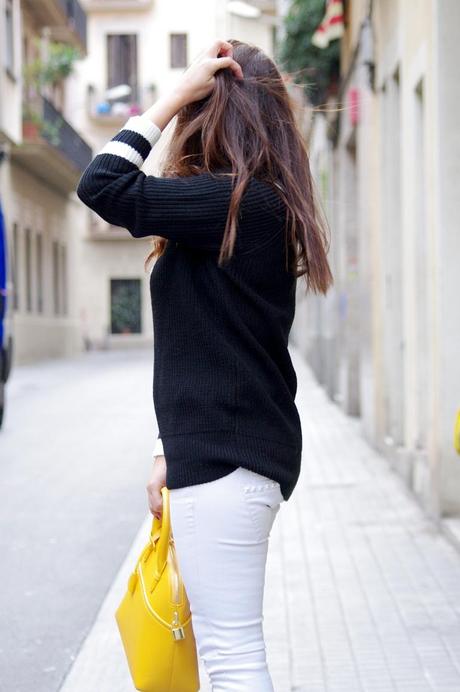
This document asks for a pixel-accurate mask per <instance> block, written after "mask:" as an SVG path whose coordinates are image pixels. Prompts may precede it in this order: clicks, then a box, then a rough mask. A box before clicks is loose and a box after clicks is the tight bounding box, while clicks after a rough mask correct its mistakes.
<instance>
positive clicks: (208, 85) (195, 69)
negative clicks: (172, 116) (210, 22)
mask: <svg viewBox="0 0 460 692" xmlns="http://www.w3.org/2000/svg"><path fill="white" fill-rule="evenodd" d="M232 55H233V46H232V44H231V43H229V42H228V41H222V40H218V41H214V43H213V44H212V46H210V47H209V48H208V49H207V50H205V51H204V52H203V53H202V54H201V55H199V56H198V58H196V60H195V61H194V62H192V64H191V65H190V67H188V68H187V70H186V71H185V72H184V74H183V75H182V78H181V80H180V82H179V84H178V85H177V86H176V89H175V91H176V92H177V93H178V94H179V95H180V97H181V99H182V101H183V102H184V104H187V103H192V102H193V101H199V100H200V99H203V98H205V97H206V96H208V94H210V93H211V91H212V90H213V89H214V85H215V83H216V78H215V73H216V72H217V71H218V70H221V69H222V68H225V67H228V68H229V69H230V70H231V71H232V72H233V74H234V76H235V77H236V79H243V70H242V69H241V66H240V65H239V64H238V63H237V62H236V60H234V59H233V57H232ZM218 56H220V57H218Z"/></svg>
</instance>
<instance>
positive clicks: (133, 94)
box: [72, 0, 277, 348]
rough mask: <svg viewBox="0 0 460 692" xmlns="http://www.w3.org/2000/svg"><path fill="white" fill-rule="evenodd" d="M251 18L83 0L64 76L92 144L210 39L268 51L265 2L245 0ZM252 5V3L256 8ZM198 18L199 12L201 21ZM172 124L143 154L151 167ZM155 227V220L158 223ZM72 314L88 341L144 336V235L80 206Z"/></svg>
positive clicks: (208, 4)
mask: <svg viewBox="0 0 460 692" xmlns="http://www.w3.org/2000/svg"><path fill="white" fill-rule="evenodd" d="M252 5H253V6H254V7H255V10H256V11H255V12H254V16H253V17H244V16H240V15H239V14H235V13H233V11H231V3H230V4H228V3H227V2H225V0H202V2H200V4H199V6H198V5H197V4H196V3H192V2H183V1H182V0H155V1H153V0H85V2H84V7H85V11H86V13H87V18H88V53H87V57H86V58H85V60H83V61H82V62H81V63H80V64H79V66H78V73H77V75H76V77H75V78H74V87H73V90H72V93H73V112H74V113H75V117H76V118H77V122H78V127H79V128H80V129H81V130H82V131H84V132H85V134H86V136H87V137H88V138H89V140H90V142H91V144H92V146H93V148H94V150H95V151H98V150H99V149H100V148H102V146H103V145H104V144H105V142H106V141H107V140H108V139H110V138H111V137H112V136H113V135H114V134H115V133H116V131H117V130H118V129H120V128H121V127H122V125H123V123H124V122H125V120H127V118H128V117H129V116H130V115H133V114H138V113H141V112H143V111H144V110H145V109H147V108H148V107H149V106H150V105H151V104H152V103H153V102H154V101H155V99H156V98H158V97H159V96H161V95H162V94H164V93H165V92H167V91H168V90H170V89H171V88H172V87H173V85H174V84H175V83H176V81H177V80H178V79H179V77H180V75H181V74H182V73H183V71H184V70H185V68H186V67H187V66H188V65H189V63H190V61H191V60H193V59H194V57H196V56H197V55H198V53H199V52H201V50H203V49H204V48H206V47H207V46H208V44H210V43H211V42H212V41H213V40H215V39H216V38H223V37H226V38H231V37H233V38H238V39H240V40H249V41H251V42H253V43H256V44H257V45H259V46H260V47H261V48H263V49H264V50H266V51H267V52H268V53H269V54H271V53H272V52H273V42H274V32H275V27H276V24H277V19H276V11H275V3H274V2H266V1H265V2H264V1H261V2H254V3H252ZM257 10H258V11H257ZM204 18H205V20H204ZM171 130H172V126H171V125H170V126H169V127H168V128H167V130H166V131H165V133H164V135H163V137H162V139H161V141H160V142H159V143H158V144H157V145H156V147H155V150H154V151H153V152H152V154H151V155H150V157H149V159H148V160H147V161H146V163H145V166H144V170H145V171H146V172H148V173H155V172H158V164H159V161H160V159H161V152H162V151H164V147H165V146H166V145H167V140H168V136H170V133H171ZM158 232H159V234H161V229H158ZM80 241H81V242H80V246H79V252H80V256H79V260H78V263H77V265H78V272H79V280H78V285H79V287H80V299H79V300H80V308H79V309H80V315H81V317H82V329H83V334H84V340H85V342H86V344H87V346H88V347H95V348H100V347H109V348H116V347H129V346H130V345H139V344H142V343H149V342H150V341H151V340H152V324H151V309H150V296H149V272H148V271H146V270H145V269H144V260H145V257H146V256H147V254H148V252H149V248H150V241H149V240H144V239H142V240H134V239H133V238H132V237H131V236H130V234H129V233H128V232H127V231H125V230H123V229H120V228H115V227H113V226H110V225H108V224H106V223H105V222H104V221H103V220H102V219H100V218H99V217H97V216H96V215H94V214H92V213H91V212H88V214H87V223H86V224H82V226H81V233H80Z"/></svg>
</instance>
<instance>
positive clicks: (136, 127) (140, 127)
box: [120, 115, 161, 147]
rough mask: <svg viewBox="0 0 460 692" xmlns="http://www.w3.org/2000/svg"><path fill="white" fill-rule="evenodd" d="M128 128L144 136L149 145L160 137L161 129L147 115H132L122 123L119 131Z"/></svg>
mask: <svg viewBox="0 0 460 692" xmlns="http://www.w3.org/2000/svg"><path fill="white" fill-rule="evenodd" d="M123 130H130V131H131V132H136V133H137V134H138V135H141V136H142V137H144V139H146V140H147V142H148V143H149V144H150V146H151V147H153V145H154V144H155V143H156V142H157V141H158V140H159V139H160V137H161V130H160V128H159V127H158V125H155V123H154V122H152V120H150V118H149V117H148V116H147V115H133V116H131V118H130V119H129V120H128V121H127V122H126V123H125V124H124V125H123V127H122V128H121V130H120V132H122V131H123Z"/></svg>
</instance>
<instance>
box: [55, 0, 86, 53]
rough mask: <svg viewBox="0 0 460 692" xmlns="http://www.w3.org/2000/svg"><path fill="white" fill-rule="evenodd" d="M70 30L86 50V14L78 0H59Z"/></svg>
mask: <svg viewBox="0 0 460 692" xmlns="http://www.w3.org/2000/svg"><path fill="white" fill-rule="evenodd" d="M59 3H60V5H61V7H62V9H63V11H64V13H65V15H66V17H67V21H68V23H69V26H70V28H72V29H73V31H74V32H75V33H76V34H77V36H78V37H79V39H80V43H81V44H82V46H83V47H84V49H85V50H86V13H85V11H84V10H83V8H82V6H81V5H80V3H79V2H78V0H59Z"/></svg>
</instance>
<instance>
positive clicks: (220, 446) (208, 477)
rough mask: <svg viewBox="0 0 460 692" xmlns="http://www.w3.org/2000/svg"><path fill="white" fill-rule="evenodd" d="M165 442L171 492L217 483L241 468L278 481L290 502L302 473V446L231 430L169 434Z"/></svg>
mask: <svg viewBox="0 0 460 692" xmlns="http://www.w3.org/2000/svg"><path fill="white" fill-rule="evenodd" d="M162 440H163V448H164V452H165V458H166V468H167V472H166V473H167V475H166V485H167V487H168V488H170V489H174V488H183V487H185V486H188V485H196V484H200V483H207V482H209V481H213V480H217V479H218V478H221V477H223V476H225V475H227V474H229V473H231V472H232V471H233V470H235V468H237V467H238V466H242V467H244V468H247V469H249V470H251V471H254V472H256V473H259V474H261V475H263V476H267V477H268V478H271V479H272V480H275V481H277V482H278V483H279V484H280V489H281V493H282V495H283V498H284V500H288V499H289V497H290V495H291V494H292V491H293V490H294V487H295V485H296V483H297V480H298V477H299V474H300V463H301V451H302V447H301V445H293V444H291V443H280V442H279V441H277V440H272V439H268V438H266V437H261V436H257V435H253V434H250V433H242V432H233V431H231V430H220V431H208V432H198V433H183V434H180V433H174V434H170V435H168V434H166V435H162Z"/></svg>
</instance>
